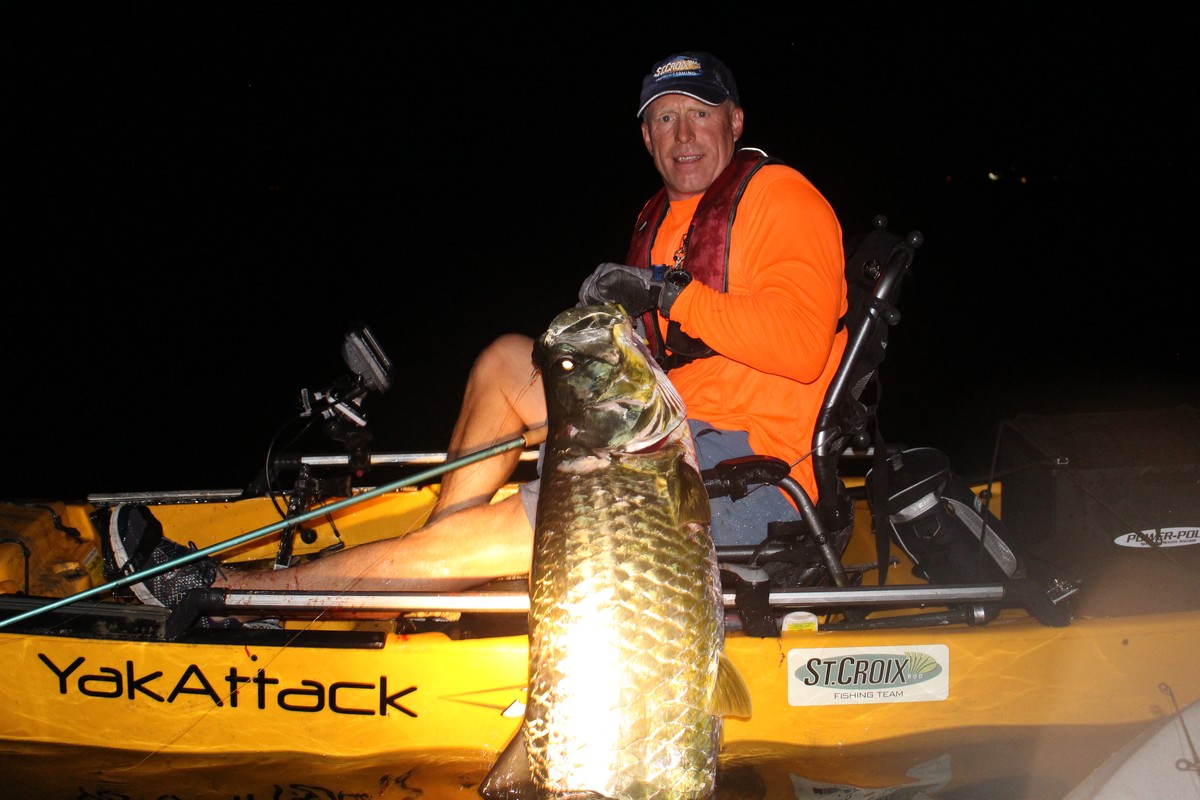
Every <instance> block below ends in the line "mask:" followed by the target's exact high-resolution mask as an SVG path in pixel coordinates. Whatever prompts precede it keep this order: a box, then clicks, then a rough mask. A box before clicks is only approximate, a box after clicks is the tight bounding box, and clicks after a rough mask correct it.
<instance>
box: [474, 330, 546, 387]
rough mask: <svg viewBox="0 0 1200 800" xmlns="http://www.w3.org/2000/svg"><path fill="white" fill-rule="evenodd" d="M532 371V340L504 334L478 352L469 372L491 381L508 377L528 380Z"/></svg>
mask: <svg viewBox="0 0 1200 800" xmlns="http://www.w3.org/2000/svg"><path fill="white" fill-rule="evenodd" d="M532 370H533V339H531V338H529V337H528V336H524V335H522V334H519V333H506V334H504V335H502V336H499V337H497V338H496V339H494V340H492V342H491V343H490V344H488V345H487V347H485V348H483V350H481V351H480V353H479V356H478V357H477V358H476V359H475V365H474V367H473V368H472V370H471V371H472V373H473V374H474V375H477V376H481V377H485V378H487V379H489V380H493V379H499V378H502V377H503V376H508V375H515V376H519V377H521V378H528V376H529V373H530V372H531V371H532Z"/></svg>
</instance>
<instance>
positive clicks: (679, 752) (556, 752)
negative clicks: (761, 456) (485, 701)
mask: <svg viewBox="0 0 1200 800" xmlns="http://www.w3.org/2000/svg"><path fill="white" fill-rule="evenodd" d="M535 353H536V360H537V362H538V364H539V366H540V367H541V369H542V376H543V381H544V383H545V388H546V396H547V413H548V429H549V430H548V436H547V441H546V450H545V456H544V460H543V466H542V479H541V493H540V496H539V502H538V519H537V529H536V532H535V537H534V554H533V567H532V571H531V575H530V683H529V696H528V702H527V705H526V713H525V721H524V724H523V726H522V730H521V731H520V732H519V733H518V734H517V737H516V739H515V740H514V743H513V745H512V746H510V748H509V749H508V750H507V751H506V752H505V754H504V756H503V757H502V759H501V762H499V763H498V765H497V768H496V769H494V770H493V772H492V774H491V775H489V778H488V780H487V781H486V782H485V784H484V786H483V787H482V788H481V793H482V794H484V796H485V797H489V798H497V797H514V798H518V797H586V796H597V797H607V798H613V800H625V799H626V798H630V799H632V798H663V799H664V800H667V799H670V800H675V799H676V798H678V799H679V800H685V799H686V798H704V797H708V796H710V795H711V794H712V792H713V787H714V781H715V775H716V765H717V757H718V752H719V743H720V731H721V715H723V714H730V713H735V714H738V715H740V716H746V715H748V714H749V699H748V696H747V693H746V688H745V684H744V683H742V682H741V679H740V677H739V676H737V674H736V671H735V670H733V669H732V667H731V666H730V665H729V664H728V662H727V661H725V660H724V658H723V656H722V643H723V638H724V630H723V607H722V600H721V593H720V585H719V581H718V572H717V562H716V555H715V551H714V548H713V543H712V538H711V533H710V530H709V506H708V497H707V494H706V492H705V490H704V484H703V481H702V479H701V477H700V474H699V470H698V468H697V466H696V458H695V452H694V447H693V443H692V441H691V435H690V432H689V431H688V426H687V424H686V420H685V417H686V413H685V409H684V406H683V402H682V401H681V400H680V398H679V396H678V395H677V394H676V393H675V390H674V387H672V386H671V384H670V382H669V381H668V380H667V378H666V375H665V374H663V373H662V371H661V370H660V369H659V367H658V365H657V364H656V363H655V362H654V360H653V358H652V357H651V356H650V355H649V352H648V351H647V350H646V348H645V346H644V344H643V343H642V342H641V341H640V339H638V337H637V336H636V334H635V332H634V329H633V326H632V323H631V322H630V320H629V318H628V317H627V316H626V315H625V314H624V313H623V312H622V311H621V309H620V308H619V307H617V306H594V307H583V308H575V309H571V310H569V311H566V312H564V313H562V314H560V315H559V316H558V317H557V318H556V319H555V320H554V322H553V323H552V324H551V325H550V327H549V329H548V330H547V331H546V333H545V334H543V335H542V337H541V338H540V339H539V340H538V342H537V346H536V348H535Z"/></svg>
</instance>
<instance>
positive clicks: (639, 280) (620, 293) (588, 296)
mask: <svg viewBox="0 0 1200 800" xmlns="http://www.w3.org/2000/svg"><path fill="white" fill-rule="evenodd" d="M653 278H654V273H653V272H651V271H650V270H648V269H642V268H641V267H630V266H626V265H625V264H613V263H611V262H606V263H604V264H601V265H600V266H598V267H596V269H595V270H594V271H593V272H592V274H591V275H589V276H588V277H587V280H585V281H584V282H583V285H582V286H580V287H579V304H580V305H584V306H588V305H593V304H595V303H620V304H621V305H622V306H624V308H625V313H627V314H629V316H631V317H636V316H638V315H639V314H641V313H642V312H644V311H649V310H650V309H652V308H654V307H655V306H656V305H658V297H659V294H660V293H661V292H662V287H663V284H662V281H656V280H653Z"/></svg>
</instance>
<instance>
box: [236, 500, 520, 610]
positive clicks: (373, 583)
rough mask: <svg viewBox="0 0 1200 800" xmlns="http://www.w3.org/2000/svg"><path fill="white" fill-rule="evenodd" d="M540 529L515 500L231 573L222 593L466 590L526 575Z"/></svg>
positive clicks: (492, 504) (481, 506) (477, 507)
mask: <svg viewBox="0 0 1200 800" xmlns="http://www.w3.org/2000/svg"><path fill="white" fill-rule="evenodd" d="M532 557H533V528H532V527H531V526H530V524H529V518H528V517H527V516H526V514H525V507H524V506H523V505H522V503H521V495H520V494H514V495H512V496H511V497H507V498H505V499H504V500H501V501H500V502H497V503H491V504H488V505H478V506H472V507H470V508H466V509H463V510H462V511H460V512H458V513H456V514H450V515H446V516H443V517H442V518H441V519H439V520H438V521H437V522H433V523H429V524H427V525H425V526H424V527H423V528H420V529H418V530H416V531H413V532H412V533H409V534H407V535H403V536H397V537H395V538H391V539H383V540H380V541H376V542H367V543H366V544H359V545H355V546H354V547H349V548H347V549H345V550H342V551H340V552H337V553H334V554H331V555H328V556H326V557H324V558H318V559H315V560H313V561H306V562H304V563H302V564H298V565H296V566H294V567H289V568H288V569H280V570H238V569H237V568H226V569H224V570H223V571H222V574H221V575H218V577H217V579H216V582H215V583H214V584H213V586H214V587H215V588H218V589H220V588H228V589H234V590H238V589H268V590H269V589H276V590H283V589H290V590H295V591H308V592H343V591H367V592H371V591H409V592H413V591H442V592H452V591H461V590H463V589H466V588H468V587H471V586H476V585H478V584H480V583H485V582H486V581H488V580H491V579H493V578H502V577H508V576H512V575H525V574H527V573H528V572H529V566H530V561H531V559H532Z"/></svg>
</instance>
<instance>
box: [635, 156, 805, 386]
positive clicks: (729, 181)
mask: <svg viewBox="0 0 1200 800" xmlns="http://www.w3.org/2000/svg"><path fill="white" fill-rule="evenodd" d="M780 163H783V162H781V161H780V160H779V159H777V158H772V157H770V156H768V155H767V154H766V153H764V152H763V151H761V150H755V149H753V148H744V149H741V150H738V151H737V152H736V153H734V155H733V158H732V159H730V161H729V164H728V165H727V166H726V167H725V169H724V170H722V171H721V174H720V175H718V176H717V178H716V180H714V181H713V182H712V185H710V186H709V187H708V189H707V190H705V192H704V196H703V197H702V198H700V202H699V204H698V205H697V206H696V213H695V214H693V215H692V222H691V224H690V225H689V226H688V232H687V236H686V237H685V239H684V242H685V247H684V253H683V260H682V262H681V263H680V265H679V266H681V267H682V268H683V269H685V270H686V271H687V272H688V273H690V274H691V276H692V279H693V280H698V281H700V282H701V283H703V284H704V285H705V286H709V287H711V288H713V289H716V290H717V291H718V292H726V291H728V290H729V274H728V273H729V235H730V232H731V231H732V230H733V220H734V217H736V216H737V204H738V201H739V200H741V199H742V195H743V194H744V193H745V191H746V185H747V184H748V183H749V182H750V178H751V177H753V175H754V173H756V172H758V170H759V169H761V168H762V167H763V166H765V165H767V164H780ZM669 208H670V202H669V201H668V200H667V190H666V187H663V188H662V189H659V190H658V192H656V193H655V194H654V196H653V197H652V198H650V201H649V202H647V203H646V206H645V208H643V209H642V213H641V214H640V215H639V216H638V220H637V224H636V225H634V228H633V238H632V240H631V241H630V243H629V254H628V255H627V256H626V261H625V263H626V264H629V265H630V266H635V267H646V268H651V267H652V265H651V263H650V251H651V249H652V248H653V247H654V239H655V236H657V234H658V226H659V225H661V224H662V221H663V219H665V218H666V216H667V210H668V209H669ZM665 266H666V267H667V268H669V267H671V266H674V265H665ZM656 277H661V276H656ZM642 321H643V324H644V325H645V327H646V334H647V335H646V338H647V340H648V341H649V344H650V350H651V352H653V353H654V355H655V356H656V357H657V358H658V360H659V361H660V362H661V363H662V364H663V365H664V366H665V367H666V368H667V369H674V368H675V367H678V366H682V365H683V364H686V363H688V362H690V361H692V360H693V359H696V358H707V357H708V356H712V355H716V351H715V350H713V349H712V348H711V347H709V346H708V345H706V344H705V343H704V342H703V341H701V340H700V339H697V338H695V337H692V336H688V335H687V334H686V333H684V332H683V331H682V330H681V329H680V327H679V323H678V322H675V321H673V320H672V321H671V322H670V323H668V325H667V339H666V342H665V343H664V342H663V341H662V340H661V337H660V335H659V328H658V311H657V309H651V310H650V311H648V312H646V314H645V315H644V316H643V319H642Z"/></svg>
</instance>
